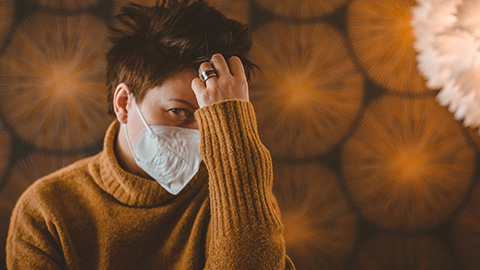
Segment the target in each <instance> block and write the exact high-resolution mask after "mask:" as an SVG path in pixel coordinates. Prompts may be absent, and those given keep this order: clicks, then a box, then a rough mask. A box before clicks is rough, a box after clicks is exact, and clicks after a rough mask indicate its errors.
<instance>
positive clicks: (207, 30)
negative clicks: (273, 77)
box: [107, 0, 255, 112]
mask: <svg viewBox="0 0 480 270" xmlns="http://www.w3.org/2000/svg"><path fill="white" fill-rule="evenodd" d="M116 19H117V26H115V27H111V28H110V41H111V42H112V47H111V48H110V50H109V51H108V53H107V87H108V88H109V94H108V99H109V105H110V112H113V110H112V109H113V104H112V100H113V95H114V92H115V89H116V87H117V85H118V84H120V83H122V82H123V83H126V84H127V85H128V86H129V88H130V90H131V92H132V94H133V95H134V96H135V98H136V99H137V100H138V101H139V102H141V101H142V99H143V97H144V96H145V94H146V92H147V91H148V90H149V89H151V88H153V87H155V86H157V85H160V84H162V83H163V82H164V81H165V80H166V79H168V78H169V77H171V76H173V75H175V74H176V73H178V72H180V71H182V70H185V69H195V70H197V69H198V68H199V66H200V64H201V63H202V62H205V61H209V60H210V58H211V56H212V55H213V54H215V53H221V54H223V56H224V57H225V58H226V59H228V58H229V57H231V56H238V57H239V58H240V59H241V60H242V63H243V64H244V67H245V72H246V75H247V78H249V77H250V75H251V74H252V72H253V68H254V67H255V65H254V64H253V63H252V62H250V61H249V60H248V59H247V53H248V51H249V50H250V48H251V45H252V39H251V36H250V33H249V30H248V27H247V26H246V25H244V24H242V23H240V22H237V21H234V20H231V19H228V18H226V17H225V16H224V15H223V14H222V13H221V12H220V11H218V10H216V9H215V8H213V7H212V6H210V5H209V4H207V3H206V2H205V1H203V0H185V1H182V0H163V1H162V2H161V3H159V2H157V4H156V5H155V6H153V7H145V6H141V5H138V4H134V3H130V4H128V5H127V6H125V7H123V8H122V9H121V13H120V14H119V15H117V16H116Z"/></svg>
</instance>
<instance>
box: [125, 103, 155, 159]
mask: <svg viewBox="0 0 480 270" xmlns="http://www.w3.org/2000/svg"><path fill="white" fill-rule="evenodd" d="M132 99H133V104H135V108H137V112H138V114H139V115H140V119H142V122H143V124H144V125H145V127H146V128H147V129H149V130H150V132H152V133H153V130H152V129H151V128H150V126H149V125H148V124H147V121H145V119H144V118H143V115H142V112H141V111H140V107H138V105H137V102H136V101H135V97H134V96H133V95H132ZM123 128H124V130H125V137H127V143H128V147H129V148H130V151H132V154H133V157H134V158H135V159H138V158H137V156H136V155H135V152H134V151H133V146H132V143H131V142H130V137H128V131H127V124H123Z"/></svg>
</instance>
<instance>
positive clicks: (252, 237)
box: [195, 100, 294, 269]
mask: <svg viewBox="0 0 480 270" xmlns="http://www.w3.org/2000/svg"><path fill="white" fill-rule="evenodd" d="M195 117H196V120H197V122H198V124H199V128H200V131H201V134H202V144H201V152H202V156H203V159H204V161H205V164H206V165H207V168H208V172H209V195H210V206H211V224H210V230H209V236H208V237H209V248H208V251H207V269H285V268H286V269H293V268H294V267H293V265H292V264H291V261H290V260H289V259H288V257H287V256H286V254H285V243H284V239H283V234H282V224H281V222H280V219H279V216H278V215H277V214H276V212H275V207H274V205H273V204H274V200H273V194H272V184H273V182H272V180H273V175H272V161H271V157H270V153H269V152H268V150H267V149H266V148H265V146H264V145H263V144H262V143H261V141H260V138H259V136H258V132H257V124H256V120H255V112H254V110H253V106H252V104H251V103H250V102H246V101H241V100H227V101H223V102H217V103H215V104H212V105H209V106H206V107H203V108H201V109H199V110H198V111H197V112H196V114H195Z"/></svg>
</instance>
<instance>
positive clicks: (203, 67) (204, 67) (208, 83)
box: [198, 62, 219, 87]
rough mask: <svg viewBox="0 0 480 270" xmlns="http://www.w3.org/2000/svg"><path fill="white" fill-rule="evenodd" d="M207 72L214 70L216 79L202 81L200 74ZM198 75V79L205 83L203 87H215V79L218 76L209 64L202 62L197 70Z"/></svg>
mask: <svg viewBox="0 0 480 270" xmlns="http://www.w3.org/2000/svg"><path fill="white" fill-rule="evenodd" d="M207 70H215V73H216V74H217V77H210V78H208V79H207V80H205V81H203V76H202V73H203V72H204V71H207ZM198 74H199V77H200V78H201V79H202V81H203V82H204V83H205V85H206V86H207V87H209V86H210V87H211V86H215V85H216V84H217V78H218V76H219V75H218V72H217V71H216V69H215V68H214V67H213V66H212V65H211V64H210V63H208V62H203V63H202V64H201V65H200V68H199V69H198Z"/></svg>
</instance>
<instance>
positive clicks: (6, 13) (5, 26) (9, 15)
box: [0, 0, 15, 48]
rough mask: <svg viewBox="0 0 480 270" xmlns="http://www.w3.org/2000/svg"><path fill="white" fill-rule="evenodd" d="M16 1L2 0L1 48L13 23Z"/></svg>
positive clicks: (0, 8)
mask: <svg viewBox="0 0 480 270" xmlns="http://www.w3.org/2000/svg"><path fill="white" fill-rule="evenodd" d="M14 2H15V1H14V0H2V1H1V2H0V48H2V46H3V42H4V41H5V37H6V36H7V34H8V31H9V30H10V26H11V25H12V21H13V17H14V11H13V8H14Z"/></svg>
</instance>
